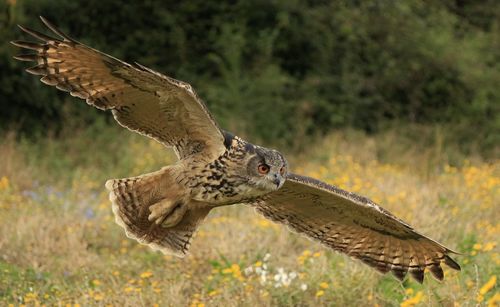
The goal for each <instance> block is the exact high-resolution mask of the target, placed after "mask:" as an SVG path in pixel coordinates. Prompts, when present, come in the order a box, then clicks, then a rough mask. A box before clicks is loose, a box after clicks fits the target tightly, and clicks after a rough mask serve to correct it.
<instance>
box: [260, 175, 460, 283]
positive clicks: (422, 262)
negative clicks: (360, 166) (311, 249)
mask: <svg viewBox="0 0 500 307" xmlns="http://www.w3.org/2000/svg"><path fill="white" fill-rule="evenodd" d="M251 205H253V206H254V207H255V208H256V210H257V212H259V213H261V214H263V215H264V216H265V217H266V218H269V219H271V220H273V221H275V222H278V223H282V224H286V225H288V226H289V227H290V228H291V229H292V230H294V231H296V232H299V233H302V234H305V235H306V236H308V237H309V238H311V239H314V240H317V241H319V242H320V243H322V244H323V245H326V246H327V247H330V248H332V249H334V250H336V251H339V252H342V253H345V254H347V255H349V256H351V257H354V258H356V259H359V260H361V261H362V262H364V263H366V264H368V265H369V266H371V267H373V268H375V269H377V270H378V271H380V272H382V273H387V272H388V271H392V273H393V274H394V275H395V276H396V277H397V278H398V279H400V280H403V279H404V277H405V276H406V273H407V272H408V271H409V272H410V274H411V276H412V277H413V278H415V279H416V280H417V281H419V282H420V283H422V282H423V280H424V271H425V269H428V270H430V271H431V273H432V274H433V276H434V277H435V278H436V279H438V280H442V279H443V277H444V274H443V270H442V268H441V263H442V262H444V263H445V264H447V265H448V266H450V267H451V268H453V269H455V270H460V266H459V265H458V264H457V263H456V262H455V261H454V260H453V259H452V258H451V257H450V256H449V255H448V254H450V253H454V252H453V251H451V250H450V249H448V248H446V247H444V246H443V245H441V244H439V243H437V242H436V241H434V240H432V239H430V238H428V237H426V236H424V235H421V234H419V233H417V232H416V231H415V230H414V229H413V228H412V227H411V226H409V225H408V224H406V223H405V222H403V221H401V220H400V219H398V218H396V217H395V216H394V215H392V214H391V213H390V212H388V211H387V210H385V209H383V208H381V207H379V206H378V205H376V204H375V203H373V202H372V201H371V200H369V199H367V198H365V197H362V196H359V195H356V194H354V193H350V192H347V191H344V190H342V189H339V188H337V187H334V186H331V185H328V184H326V183H324V182H321V181H318V180H316V179H313V178H309V177H305V176H300V175H295V174H290V175H288V177H287V181H286V182H285V184H284V186H283V187H282V188H281V189H279V190H277V191H275V192H272V193H270V194H267V195H265V196H264V197H262V198H260V199H258V200H257V201H255V202H253V203H252V204H251Z"/></svg>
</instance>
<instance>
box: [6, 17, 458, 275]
mask: <svg viewBox="0 0 500 307" xmlns="http://www.w3.org/2000/svg"><path fill="white" fill-rule="evenodd" d="M41 19H42V22H43V23H44V24H45V25H46V26H47V27H48V28H49V29H50V30H52V32H54V33H55V34H56V35H58V36H59V38H54V37H51V36H48V35H45V34H43V33H40V32H37V31H35V30H30V29H27V28H24V27H21V26H20V28H21V29H22V30H23V31H24V32H26V33H28V34H30V35H31V36H33V37H35V38H37V39H39V40H41V41H42V43H33V42H26V41H13V42H12V43H13V44H14V45H16V46H18V47H21V48H24V49H27V50H31V51H34V53H30V54H22V55H18V56H16V57H15V58H16V59H17V60H20V61H34V62H36V63H37V65H35V66H33V67H31V68H28V69H26V70H27V71H28V72H29V73H32V74H35V75H41V76H42V78H41V81H42V82H43V83H45V84H48V85H51V86H55V87H57V88H58V89H60V90H63V91H67V92H69V93H70V94H71V95H72V96H75V97H79V98H82V99H85V100H86V102H87V103H88V104H90V105H92V106H94V107H96V108H99V109H102V110H111V112H112V113H113V116H114V118H115V119H116V121H117V122H118V123H119V124H120V125H122V126H124V127H126V128H128V129H130V130H132V131H136V132H138V133H141V134H144V135H146V136H148V137H151V138H153V139H155V140H156V141H158V142H160V143H162V144H164V145H165V146H167V147H172V148H173V149H174V151H175V152H176V154H177V156H178V158H179V161H178V162H177V163H175V164H173V165H169V166H166V167H164V168H162V169H161V170H159V171H156V172H153V173H149V174H144V175H141V176H137V177H130V178H123V179H113V180H108V181H107V182H106V188H107V189H108V190H109V191H110V200H111V202H112V209H113V212H114V214H115V219H116V222H117V223H118V224H119V225H120V226H122V227H123V228H124V229H125V232H126V234H127V236H129V237H131V238H134V239H136V240H137V241H139V242H141V243H143V244H146V245H149V246H150V247H152V248H153V249H157V250H161V251H162V252H164V253H168V254H175V255H177V256H181V257H182V256H184V255H185V254H186V253H187V252H188V249H189V245H190V240H191V237H192V235H193V233H194V232H195V231H196V229H197V227H198V225H199V224H200V223H201V222H202V221H203V219H204V218H205V217H206V216H207V214H208V213H209V211H210V210H211V209H213V208H215V207H218V206H225V205H231V204H236V203H242V204H247V205H250V206H253V207H255V209H256V211H257V212H259V213H260V214H262V215H263V216H265V217H266V218H269V219H271V220H273V221H275V222H277V223H282V224H285V225H288V226H289V227H290V228H291V229H292V230H293V231H296V232H298V233H302V234H304V235H306V236H308V237H309V238H311V239H314V240H316V241H318V242H320V243H321V244H323V245H325V246H327V247H330V248H332V249H334V250H336V251H339V252H342V253H345V254H347V255H349V256H351V257H354V258H356V259H359V260H361V261H363V262H364V263H366V264H368V265H370V266H372V267H374V268H375V269H377V270H378V271H380V272H382V273H386V272H389V271H391V272H392V273H393V274H394V275H395V276H396V277H397V278H399V279H400V280H403V279H404V277H405V276H406V274H407V273H408V272H409V273H410V275H411V276H412V277H413V278H415V279H416V280H417V281H419V282H423V279H424V271H425V270H429V271H430V272H431V273H432V275H433V276H434V277H435V278H437V279H438V280H442V279H443V277H444V274H443V270H442V268H441V264H442V263H445V264H447V265H448V266H450V267H451V268H453V269H455V270H460V266H459V265H458V264H457V263H456V262H455V261H454V260H453V259H452V258H451V257H450V256H449V254H451V253H454V252H453V251H451V250H450V249H448V248H446V247H444V246H443V245H441V244H439V243H437V242H436V241H434V240H432V239H430V238H428V237H426V236H424V235H422V234H419V233H418V232H416V231H415V230H414V229H413V228H412V227H411V226H409V225H408V224H406V223H405V222H403V221H401V220H400V219H398V218H396V217H395V216H394V215H392V214H391V213H389V212H388V211H387V210H384V209H383V208H381V207H379V206H378V205H376V204H375V203H373V202H372V201H370V200H369V199H367V198H364V197H362V196H358V195H356V194H354V193H350V192H347V191H344V190H341V189H339V188H337V187H334V186H331V185H328V184H326V183H323V182H321V181H318V180H316V179H313V178H309V177H305V176H300V175H296V174H292V173H289V171H288V163H287V161H286V159H285V158H284V157H283V155H281V154H280V153H279V152H278V151H276V150H272V149H267V148H264V147H261V146H257V145H253V144H251V143H248V142H246V141H244V140H242V139H241V138H239V137H237V136H234V135H233V134H231V133H229V132H226V131H224V130H222V129H220V128H219V126H218V124H217V123H216V122H215V120H214V118H213V117H212V115H211V114H210V112H209V111H208V109H207V107H206V106H205V104H204V103H203V102H202V101H201V100H200V98H199V97H198V95H197V94H196V93H195V91H194V90H193V89H192V87H191V86H190V85H189V84H187V83H184V82H182V81H178V80H175V79H173V78H170V77H167V76H164V75H162V74H160V73H158V72H156V71H153V70H152V69H149V68H147V67H144V66H142V65H140V64H137V63H136V64H133V65H131V64H128V63H125V62H123V61H121V60H118V59H116V58H114V57H112V56H109V55H107V54H104V53H102V52H100V51H98V50H95V49H92V48H90V47H88V46H86V45H84V44H81V43H79V42H77V41H75V40H73V39H72V38H70V37H68V36H67V35H65V34H64V33H62V32H61V31H60V30H58V29H57V28H56V27H55V26H54V25H52V24H51V23H50V22H48V21H47V20H46V19H44V18H43V17H41Z"/></svg>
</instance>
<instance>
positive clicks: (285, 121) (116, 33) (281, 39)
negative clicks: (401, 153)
mask: <svg viewBox="0 0 500 307" xmlns="http://www.w3.org/2000/svg"><path fill="white" fill-rule="evenodd" d="M0 3H1V4H0V39H1V41H2V42H4V43H2V44H1V45H0V98H1V104H2V112H1V113H0V129H3V130H5V129H9V130H16V131H18V132H21V134H22V135H25V136H28V137H32V136H36V135H40V134H41V135H44V134H46V133H47V131H50V132H51V133H55V134H56V135H57V133H58V131H60V130H61V128H62V127H63V126H64V127H75V128H77V127H82V126H88V125H91V124H93V123H95V122H96V121H100V120H101V121H102V120H103V118H106V121H107V122H109V123H111V122H112V119H111V116H110V115H109V114H108V116H107V117H105V116H104V115H102V113H101V114H100V115H98V114H99V111H97V110H90V108H88V107H87V106H86V104H85V103H75V101H76V100H77V99H76V98H72V97H70V96H69V95H67V93H62V92H59V91H56V90H55V89H53V88H50V87H47V86H45V85H43V84H41V83H40V82H39V81H38V80H37V78H35V77H33V76H29V75H28V74H27V73H25V72H24V71H23V69H22V68H25V67H26V65H24V64H25V63H18V62H17V61H14V60H13V59H12V56H13V55H15V54H16V53H17V52H18V50H16V49H17V48H15V47H14V46H12V45H10V44H8V43H7V42H8V41H10V40H14V39H20V38H21V37H22V35H21V31H20V30H19V29H17V27H16V24H22V25H26V26H28V27H31V28H34V29H37V30H41V29H42V25H41V23H40V21H39V19H38V16H39V15H43V16H44V17H46V18H48V19H49V20H51V21H52V22H53V23H55V24H56V25H58V26H59V27H60V28H61V29H62V30H63V31H65V32H66V33H68V34H69V35H70V36H71V37H73V38H75V39H77V40H79V41H81V42H83V43H86V44H88V45H90V46H92V47H94V48H96V49H99V50H101V51H103V52H106V53H109V54H111V55H113V56H115V57H118V58H120V59H123V60H125V61H129V62H133V61H137V62H139V63H141V64H143V65H146V66H149V67H151V68H153V69H155V70H157V71H160V72H162V73H164V74H167V75H169V76H172V77H174V78H177V79H180V80H183V81H187V82H189V83H191V84H192V85H193V86H194V87H195V88H196V89H197V91H198V93H199V94H200V96H201V97H203V98H204V100H205V101H206V103H207V104H208V106H209V108H210V110H211V111H212V112H213V113H214V114H215V116H216V118H217V120H218V121H219V122H220V123H221V125H222V127H224V128H225V129H227V130H232V131H233V132H235V133H236V134H238V135H243V136H245V137H248V138H250V139H251V140H252V141H255V142H257V141H260V142H264V143H267V144H269V143H272V144H275V145H280V146H288V147H289V148H291V149H293V148H298V147H300V146H302V145H303V144H304V143H306V142H308V141H309V140H311V139H317V138H318V137H321V136H322V135H324V134H326V133H329V132H331V131H332V130H335V129H339V128H346V127H348V128H354V129H357V130H362V131H364V132H366V133H369V134H372V133H378V132H381V131H386V130H387V129H394V128H398V129H401V130H400V131H406V130H405V129H406V128H408V127H432V129H438V131H441V132H440V134H441V135H440V138H441V139H443V142H445V143H450V144H455V145H456V146H455V147H454V148H457V149H458V150H459V151H462V152H463V153H465V154H470V153H471V152H472V153H479V154H480V155H481V156H484V157H486V158H491V157H492V156H494V155H497V154H498V144H499V143H500V116H499V114H500V112H499V110H500V89H499V88H500V1H495V0H489V1H466V0H444V1H420V0H405V1H202V0H195V1H141V2H139V1H135V2H132V3H129V4H127V5H123V4H121V3H119V2H117V1H108V0H89V1H47V0H24V1H16V0H7V1H6V0H0ZM75 117H76V118H75ZM408 131H410V132H408V133H409V134H410V137H411V138H413V139H415V141H418V140H419V138H420V135H421V134H422V130H421V129H420V128H419V129H416V130H415V129H413V130H412V129H410V130H408ZM431 134H432V135H434V134H433V133H431Z"/></svg>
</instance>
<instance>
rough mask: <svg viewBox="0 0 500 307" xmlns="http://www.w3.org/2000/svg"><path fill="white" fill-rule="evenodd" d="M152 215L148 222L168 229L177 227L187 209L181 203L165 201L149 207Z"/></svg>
mask: <svg viewBox="0 0 500 307" xmlns="http://www.w3.org/2000/svg"><path fill="white" fill-rule="evenodd" d="M149 210H150V211H151V214H149V216H148V220H149V221H150V222H153V221H154V223H155V224H156V225H161V226H162V227H165V228H168V227H173V226H175V225H177V224H178V223H179V222H180V221H181V220H182V217H183V216H184V213H186V211H187V207H186V206H185V205H184V204H183V203H181V202H174V201H170V200H163V201H161V202H159V203H156V204H154V205H151V206H150V207H149Z"/></svg>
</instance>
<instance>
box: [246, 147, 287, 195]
mask: <svg viewBox="0 0 500 307" xmlns="http://www.w3.org/2000/svg"><path fill="white" fill-rule="evenodd" d="M287 173H288V163H287V161H286V159H285V157H283V155H282V154H281V153H279V152H278V151H276V150H273V149H267V148H263V147H258V146H255V155H253V156H252V157H251V158H250V159H249V160H248V163H247V175H248V178H249V181H248V182H249V184H251V185H252V186H255V187H257V188H258V189H261V190H264V191H268V192H272V191H275V190H277V189H279V188H281V187H282V186H283V184H284V183H285V180H286V175H287Z"/></svg>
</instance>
